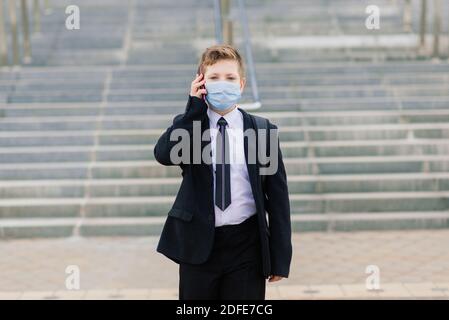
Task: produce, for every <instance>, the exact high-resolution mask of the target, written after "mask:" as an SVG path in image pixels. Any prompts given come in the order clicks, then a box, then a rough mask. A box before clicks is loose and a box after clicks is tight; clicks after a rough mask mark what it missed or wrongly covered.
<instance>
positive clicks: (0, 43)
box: [0, 1, 8, 66]
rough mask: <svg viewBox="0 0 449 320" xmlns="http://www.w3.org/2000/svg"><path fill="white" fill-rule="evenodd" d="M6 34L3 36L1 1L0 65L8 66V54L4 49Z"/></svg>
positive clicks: (3, 25)
mask: <svg viewBox="0 0 449 320" xmlns="http://www.w3.org/2000/svg"><path fill="white" fill-rule="evenodd" d="M6 43H7V40H6V34H5V16H4V13H3V1H2V2H1V3H0V65H1V66H6V65H7V64H8V52H7V49H6Z"/></svg>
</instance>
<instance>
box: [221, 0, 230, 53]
mask: <svg viewBox="0 0 449 320" xmlns="http://www.w3.org/2000/svg"><path fill="white" fill-rule="evenodd" d="M220 2H221V17H222V21H221V25H222V27H223V41H224V43H226V44H230V45H232V43H233V39H232V36H233V34H232V21H231V19H230V18H229V12H230V9H231V6H230V0H221V1H220Z"/></svg>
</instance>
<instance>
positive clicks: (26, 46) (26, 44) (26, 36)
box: [20, 0, 31, 63]
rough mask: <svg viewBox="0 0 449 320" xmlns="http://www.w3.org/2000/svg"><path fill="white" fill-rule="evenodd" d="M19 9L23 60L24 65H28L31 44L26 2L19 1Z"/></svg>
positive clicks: (24, 0) (23, 0)
mask: <svg viewBox="0 0 449 320" xmlns="http://www.w3.org/2000/svg"><path fill="white" fill-rule="evenodd" d="M20 9H21V12H22V32H23V60H24V63H29V62H30V61H31V43H30V23H29V19H28V6H27V0H21V1H20Z"/></svg>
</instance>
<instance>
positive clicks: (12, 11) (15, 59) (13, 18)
mask: <svg viewBox="0 0 449 320" xmlns="http://www.w3.org/2000/svg"><path fill="white" fill-rule="evenodd" d="M8 4H9V5H8V6H9V21H10V24H11V37H12V41H11V42H12V64H13V65H15V66H18V65H19V64H20V58H19V40H18V35H17V15H16V0H9V2H8Z"/></svg>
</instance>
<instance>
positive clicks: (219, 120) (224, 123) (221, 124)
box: [217, 117, 228, 127]
mask: <svg viewBox="0 0 449 320" xmlns="http://www.w3.org/2000/svg"><path fill="white" fill-rule="evenodd" d="M217 123H218V125H219V126H220V127H223V126H226V125H227V124H228V122H227V121H226V119H225V118H223V117H221V118H220V119H218V121H217Z"/></svg>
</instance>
